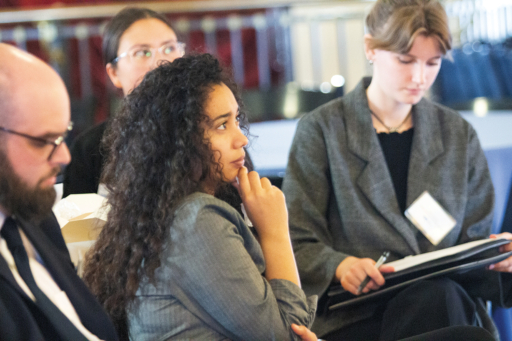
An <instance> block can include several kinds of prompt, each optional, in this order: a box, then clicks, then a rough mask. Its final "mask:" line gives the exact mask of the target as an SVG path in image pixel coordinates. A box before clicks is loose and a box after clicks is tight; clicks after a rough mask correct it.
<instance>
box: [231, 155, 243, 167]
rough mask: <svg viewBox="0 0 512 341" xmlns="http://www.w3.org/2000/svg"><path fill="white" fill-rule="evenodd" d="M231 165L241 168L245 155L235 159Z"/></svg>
mask: <svg viewBox="0 0 512 341" xmlns="http://www.w3.org/2000/svg"><path fill="white" fill-rule="evenodd" d="M231 163H232V164H234V165H236V166H238V167H243V166H244V164H245V155H244V156H242V157H240V158H238V159H236V160H235V161H232V162H231Z"/></svg>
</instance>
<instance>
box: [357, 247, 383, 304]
mask: <svg viewBox="0 0 512 341" xmlns="http://www.w3.org/2000/svg"><path fill="white" fill-rule="evenodd" d="M388 257H389V251H384V253H383V254H382V256H380V258H379V260H378V261H377V263H375V267H376V268H377V269H378V268H379V267H380V266H381V265H382V264H384V262H385V261H386V259H388ZM370 280H371V277H370V276H366V278H365V279H364V281H362V282H361V284H360V285H359V288H357V294H358V295H359V294H360V293H361V291H363V289H364V287H365V286H366V285H367V284H368V282H369V281H370Z"/></svg>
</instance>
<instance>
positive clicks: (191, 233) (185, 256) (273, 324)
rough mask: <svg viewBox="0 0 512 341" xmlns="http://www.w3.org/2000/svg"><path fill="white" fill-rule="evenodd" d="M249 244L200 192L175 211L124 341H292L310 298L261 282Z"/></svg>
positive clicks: (221, 207) (310, 309) (253, 245)
mask: <svg viewBox="0 0 512 341" xmlns="http://www.w3.org/2000/svg"><path fill="white" fill-rule="evenodd" d="M264 272H265V260H264V259H263V253H262V251H261V248H260V245H259V244H258V242H257V240H256V238H255V237H254V236H253V234H252V232H251V230H250V229H249V228H248V227H247V225H246V224H245V222H244V220H243V218H242V217H241V216H240V214H239V213H238V212H237V211H236V210H235V209H234V208H233V207H231V206H230V205H228V204H227V203H225V202H224V201H221V200H219V199H216V198H214V197H213V196H211V195H208V194H204V193H194V194H192V195H190V196H189V197H187V198H186V199H185V201H184V203H183V204H182V205H181V206H180V207H179V208H178V209H177V210H176V212H175V216H174V221H173V223H172V226H171V227H170V233H169V237H168V240H166V241H165V244H164V251H163V252H162V256H161V266H160V267H159V268H158V269H157V270H156V272H155V277H156V279H155V283H149V282H148V281H147V280H146V281H143V282H141V284H140V287H139V290H138V291H137V294H136V296H137V297H136V300H135V302H134V303H133V304H132V306H131V307H130V309H129V314H128V320H129V330H130V338H131V339H132V340H137V341H141V340H190V339H191V340H226V339H231V340H293V339H297V337H296V336H295V334H294V333H293V332H292V330H291V328H290V325H291V324H292V323H297V324H299V325H305V326H310V325H311V324H312V322H313V319H314V316H315V311H316V296H315V297H312V298H310V299H306V296H305V295H304V292H303V291H302V290H301V289H300V288H299V287H298V286H297V285H295V284H293V283H292V282H289V281H286V280H271V281H267V280H266V279H265V277H263V273H264Z"/></svg>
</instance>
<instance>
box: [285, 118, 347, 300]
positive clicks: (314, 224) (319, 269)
mask: <svg viewBox="0 0 512 341" xmlns="http://www.w3.org/2000/svg"><path fill="white" fill-rule="evenodd" d="M331 187H332V184H331V180H330V172H329V160H328V154H327V148H326V143H325V139H324V135H323V133H322V129H321V126H320V124H319V123H318V122H317V121H315V120H314V119H313V118H312V117H311V116H305V117H304V118H303V119H301V120H300V121H299V124H298V127H297V131H296V133H295V137H294V140H293V143H292V147H291V150H290V155H289V159H288V166H287V169H286V176H285V179H284V182H283V192H284V194H285V196H286V204H287V207H288V212H289V221H290V233H291V237H292V243H293V249H294V252H295V257H296V260H297V266H298V269H299V273H300V277H301V281H302V285H303V287H304V291H305V292H306V294H308V295H311V294H316V295H321V294H323V293H324V292H325V291H326V290H327V288H328V287H329V285H330V284H331V282H332V280H333V278H334V274H335V272H336V268H337V266H338V265H339V264H340V263H341V261H342V260H344V259H345V258H346V257H347V256H348V255H347V254H344V253H341V252H338V251H335V250H334V249H333V247H332V243H333V241H332V236H331V233H330V227H329V221H328V210H329V206H330V204H332V202H330V200H331V199H332V195H333V190H332V188H331ZM334 205H335V204H334Z"/></svg>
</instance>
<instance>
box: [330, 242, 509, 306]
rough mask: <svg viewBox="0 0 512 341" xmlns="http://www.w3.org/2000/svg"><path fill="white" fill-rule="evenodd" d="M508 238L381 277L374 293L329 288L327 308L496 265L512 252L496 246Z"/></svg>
mask: <svg viewBox="0 0 512 341" xmlns="http://www.w3.org/2000/svg"><path fill="white" fill-rule="evenodd" d="M510 242H511V241H510V240H507V239H494V240H490V241H489V242H488V243H485V244H481V245H478V246H475V247H473V248H470V249H467V250H464V251H462V252H459V253H456V254H454V255H450V256H446V257H443V258H438V259H435V260H432V261H429V262H425V263H422V264H419V265H416V266H413V267H410V268H407V269H404V270H401V271H397V272H393V273H389V274H383V276H384V278H385V279H386V283H385V284H384V285H383V286H382V287H381V288H380V289H379V290H377V291H370V292H369V293H367V294H362V295H359V296H356V295H353V294H352V293H350V292H348V291H345V290H344V289H343V288H342V287H341V285H336V286H332V287H331V289H330V290H329V292H328V293H327V307H328V309H329V310H330V311H332V310H336V309H341V308H348V307H354V306H356V305H359V304H363V303H367V302H373V301H376V300H379V299H386V298H387V297H391V296H393V295H394V294H395V293H396V292H397V291H398V290H400V289H403V288H405V287H407V286H409V285H411V284H413V283H415V282H417V281H421V280H425V279H429V278H435V277H439V276H450V275H451V274H454V273H457V274H460V273H464V272H467V271H470V270H474V269H477V268H482V267H485V266H487V265H490V264H495V263H498V262H500V261H502V260H504V259H506V258H508V257H510V256H512V251H510V252H506V253H500V252H499V247H500V246H502V245H505V244H508V243H510Z"/></svg>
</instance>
